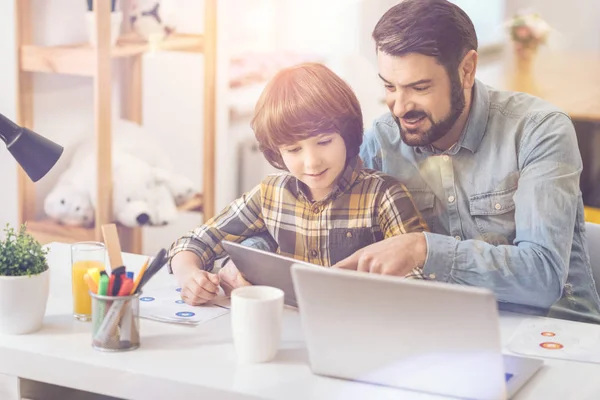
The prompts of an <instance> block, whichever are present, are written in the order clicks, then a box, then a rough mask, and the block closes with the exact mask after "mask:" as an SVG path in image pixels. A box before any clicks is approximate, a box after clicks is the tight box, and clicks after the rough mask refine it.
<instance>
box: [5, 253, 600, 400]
mask: <svg viewBox="0 0 600 400" xmlns="http://www.w3.org/2000/svg"><path fill="white" fill-rule="evenodd" d="M50 248H51V253H50V254H49V256H48V258H49V263H50V268H51V270H52V273H51V289H50V298H49V302H48V308H47V312H46V318H45V321H44V327H43V329H42V330H41V331H39V332H37V333H34V334H31V335H24V336H0V398H1V399H2V400H13V399H15V398H17V396H16V395H15V394H14V393H16V391H17V389H18V383H19V378H25V379H30V380H34V381H40V382H45V383H51V384H55V385H60V386H65V387H70V388H75V389H79V390H85V391H89V392H94V393H101V394H105V395H109V396H115V397H122V398H126V399H143V400H152V399H160V400H162V399H165V398H176V399H197V398H203V399H248V398H267V399H282V398H285V399H398V398H402V399H413V398H414V399H439V398H441V397H439V396H431V395H426V394H421V393H415V392H403V391H399V390H397V389H392V388H385V387H377V386H371V385H368V384H362V383H356V382H349V381H344V380H338V379H331V378H325V377H319V376H315V375H313V374H311V372H310V369H309V366H308V362H307V353H306V349H305V345H304V341H303V335H302V332H301V326H300V321H299V314H298V313H297V312H296V311H294V310H291V309H286V311H285V315H284V326H283V335H282V343H281V345H280V351H279V353H278V356H277V358H276V359H275V360H274V361H273V362H270V363H266V364H258V365H251V366H238V365H237V364H236V360H235V353H234V349H233V344H232V340H231V333H230V323H229V315H227V316H223V317H220V318H217V319H214V320H212V321H209V322H207V323H204V324H201V325H199V326H197V327H185V326H179V325H173V324H165V323H159V322H153V321H148V320H141V321H140V324H141V330H140V335H141V347H140V348H139V349H138V350H135V351H132V352H125V353H102V352H98V351H96V350H93V349H92V347H91V339H90V325H89V323H85V322H79V321H75V320H74V319H73V318H72V316H71V309H72V306H71V280H70V266H69V246H68V245H65V244H58V243H54V244H52V245H50ZM124 261H125V264H126V265H127V266H128V267H129V268H132V269H135V268H139V266H140V265H141V264H142V262H143V261H144V257H141V256H135V255H128V254H125V255H124ZM166 275H167V271H166V269H164V270H162V271H161V272H160V273H159V275H157V276H156V277H155V278H154V279H153V280H152V281H150V282H151V283H150V284H149V285H152V284H153V283H154V284H156V283H159V282H158V281H160V279H161V276H162V277H163V279H166V278H170V277H167V276H166ZM522 318H523V317H522V316H519V315H515V314H511V315H503V316H502V318H501V325H502V338H503V340H504V341H505V342H506V341H507V340H508V338H509V337H510V335H511V333H512V332H513V331H514V329H515V328H516V327H517V325H518V324H519V322H520V321H521V320H522ZM599 329H600V327H599ZM599 376H600V366H599V365H595V364H585V363H575V362H567V361H559V360H551V359H548V360H546V364H545V366H544V367H543V369H542V370H540V371H539V372H538V373H537V374H536V376H535V377H534V378H533V379H532V380H531V381H530V382H529V383H528V384H527V386H526V387H525V388H523V389H522V390H521V391H520V392H519V394H518V396H517V399H535V400H538V399H570V398H577V399H580V400H581V399H590V400H591V399H594V400H596V399H598V398H600V379H598V377H599ZM3 390H4V392H3ZM11 390H12V391H13V398H11V397H9V393H10V391H11Z"/></svg>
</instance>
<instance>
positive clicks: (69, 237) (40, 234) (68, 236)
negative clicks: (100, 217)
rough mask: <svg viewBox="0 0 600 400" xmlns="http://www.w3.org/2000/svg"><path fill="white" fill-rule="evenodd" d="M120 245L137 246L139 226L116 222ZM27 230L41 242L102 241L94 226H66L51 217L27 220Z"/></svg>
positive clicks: (126, 246)
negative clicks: (132, 226) (128, 225)
mask: <svg viewBox="0 0 600 400" xmlns="http://www.w3.org/2000/svg"><path fill="white" fill-rule="evenodd" d="M117 231H118V233H119V240H120V242H121V247H123V248H132V247H135V246H139V244H137V243H135V241H139V240H141V236H139V235H140V233H141V229H140V228H128V227H125V226H122V225H118V224H117ZM27 232H28V233H30V234H31V235H32V236H33V237H34V238H35V239H36V240H37V241H38V242H40V243H41V244H48V243H52V242H61V243H76V242H85V241H102V239H99V238H98V236H97V233H96V230H95V228H94V227H91V228H84V227H80V226H67V225H62V224H59V223H57V222H55V221H53V220H51V219H42V220H38V221H27Z"/></svg>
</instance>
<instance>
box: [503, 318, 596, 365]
mask: <svg viewBox="0 0 600 400" xmlns="http://www.w3.org/2000/svg"><path fill="white" fill-rule="evenodd" d="M507 348H508V350H510V351H512V352H515V353H519V354H524V355H528V356H535V357H547V358H560V359H564V360H571V361H582V362H591V363H600V326H599V325H593V324H582V323H578V322H572V321H566V320H559V319H552V320H550V319H542V318H530V319H527V320H525V321H523V322H522V323H521V324H520V325H519V327H518V328H517V330H516V331H515V333H514V334H513V336H512V337H511V339H510V341H509V343H508V346H507Z"/></svg>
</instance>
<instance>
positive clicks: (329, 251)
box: [170, 157, 427, 278]
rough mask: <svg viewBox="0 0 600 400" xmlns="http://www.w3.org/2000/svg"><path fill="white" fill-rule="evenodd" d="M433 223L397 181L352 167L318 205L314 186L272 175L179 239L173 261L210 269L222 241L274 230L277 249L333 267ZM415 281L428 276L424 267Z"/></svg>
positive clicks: (353, 161) (417, 271)
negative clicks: (186, 258)
mask: <svg viewBox="0 0 600 400" xmlns="http://www.w3.org/2000/svg"><path fill="white" fill-rule="evenodd" d="M425 230H427V224H426V222H425V221H424V220H423V218H422V217H421V215H420V213H419V212H418V211H417V209H416V208H415V206H414V204H413V200H412V197H411V196H410V194H409V193H408V191H407V190H406V188H405V187H404V185H402V184H400V183H398V181H396V180H395V179H394V178H392V177H390V176H388V175H385V174H383V173H381V172H378V171H374V170H368V169H363V168H362V161H361V160H360V158H358V157H355V158H353V159H351V160H350V161H349V162H348V165H347V166H346V168H345V169H344V171H343V172H342V175H341V176H340V178H339V180H338V182H337V185H336V187H335V189H334V190H332V191H331V193H330V194H329V195H328V196H327V197H326V198H325V199H323V200H321V201H316V202H313V201H310V200H309V198H308V196H307V188H306V186H305V185H304V184H303V183H302V182H301V181H299V180H298V179H296V178H295V177H293V176H292V175H291V174H289V173H282V174H276V175H269V176H268V177H267V178H266V179H264V180H263V181H262V183H261V184H260V185H258V186H256V187H255V188H254V189H252V190H251V191H249V192H248V193H245V194H244V195H243V196H242V197H241V198H239V199H237V200H235V201H234V202H233V203H231V204H230V205H229V206H228V207H226V208H225V209H224V210H223V211H222V212H221V213H220V214H219V215H217V216H215V217H213V218H212V219H210V220H209V221H208V222H207V223H206V224H204V225H202V226H200V227H198V228H196V229H194V230H193V231H191V232H189V233H188V234H187V235H185V236H183V237H181V238H179V239H178V240H177V241H176V242H175V243H173V245H172V246H171V249H170V257H173V256H174V255H175V254H177V253H178V252H180V251H192V252H194V253H195V254H196V255H197V256H198V257H200V260H201V262H202V265H203V268H204V269H206V270H211V269H212V264H213V261H214V260H215V259H217V258H220V257H223V256H225V255H226V253H225V251H224V249H223V247H222V245H221V241H222V240H228V241H232V242H242V241H243V240H245V239H247V238H249V237H251V236H254V235H257V234H259V233H263V232H268V233H269V234H270V235H271V236H272V237H273V238H274V239H275V241H276V242H277V245H278V246H279V247H278V249H277V252H278V253H279V254H281V255H283V256H287V257H291V258H294V259H297V260H301V261H305V262H309V263H313V264H317V265H322V266H331V265H333V264H335V263H337V262H338V261H341V260H343V259H344V258H346V257H348V256H350V255H351V254H353V253H354V252H355V251H357V250H359V249H361V248H363V247H365V246H367V245H369V244H372V243H375V242H378V241H381V240H383V239H385V238H389V237H392V236H396V235H400V234H404V233H408V232H423V231H425ZM407 277H413V278H423V277H422V274H421V270H420V269H415V270H413V271H412V273H410V274H409V275H407Z"/></svg>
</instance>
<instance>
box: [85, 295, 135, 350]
mask: <svg viewBox="0 0 600 400" xmlns="http://www.w3.org/2000/svg"><path fill="white" fill-rule="evenodd" d="M90 296H92V347H93V348H94V349H96V350H100V351H128V350H135V349H137V348H138V347H140V294H139V293H136V294H133V295H131V296H101V295H98V294H95V293H90Z"/></svg>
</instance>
